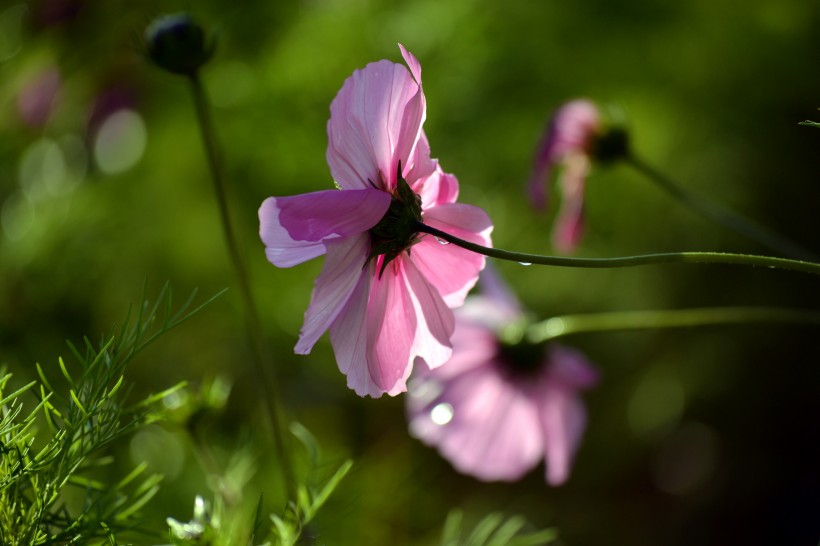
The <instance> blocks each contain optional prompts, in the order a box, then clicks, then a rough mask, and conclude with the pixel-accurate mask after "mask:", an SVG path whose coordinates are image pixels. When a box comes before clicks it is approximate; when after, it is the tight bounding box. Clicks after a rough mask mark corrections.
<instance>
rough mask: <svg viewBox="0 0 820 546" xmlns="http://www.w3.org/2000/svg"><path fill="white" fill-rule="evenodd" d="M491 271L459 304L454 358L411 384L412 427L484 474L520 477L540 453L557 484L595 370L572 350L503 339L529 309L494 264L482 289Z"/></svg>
mask: <svg viewBox="0 0 820 546" xmlns="http://www.w3.org/2000/svg"><path fill="white" fill-rule="evenodd" d="M487 277H490V278H491V281H490V284H491V286H492V288H491V290H489V291H487V290H484V293H483V295H481V296H475V297H471V298H469V299H468V300H467V303H466V304H465V305H464V307H462V308H461V309H459V310H457V311H456V328H455V334H454V335H453V357H452V358H451V359H450V360H449V361H448V362H447V363H446V364H444V365H443V366H441V367H439V368H436V369H435V370H422V369H419V370H417V371H416V374H415V375H414V377H413V378H412V379H411V380H410V382H409V390H408V395H407V399H406V400H407V415H408V421H409V427H410V433H411V434H412V435H413V436H415V437H417V438H419V439H420V440H421V441H422V442H424V443H425V444H427V445H430V446H434V447H436V448H437V449H438V451H439V453H441V455H442V456H443V457H444V458H445V459H447V460H448V461H450V463H452V465H453V466H454V467H455V468H456V470H458V471H459V472H461V473H464V474H469V475H471V476H475V477H476V478H478V479H481V480H485V481H495V480H503V481H513V480H517V479H519V478H521V477H522V476H523V475H524V474H526V473H527V472H528V471H530V470H531V469H532V468H533V467H535V466H536V465H537V464H538V462H539V461H540V460H541V459H542V458H543V459H545V461H546V480H547V483H549V484H550V485H560V484H562V483H564V482H565V481H566V480H567V478H568V477H569V472H570V467H571V465H572V459H573V457H574V455H575V452H576V450H577V449H578V446H579V443H580V441H581V436H582V434H583V431H584V427H585V425H586V411H585V409H584V406H583V404H582V402H581V399H580V396H579V393H580V392H581V391H583V390H586V389H589V388H590V387H592V386H594V385H595V383H596V382H597V380H598V374H597V371H596V370H595V368H593V366H592V365H591V364H590V363H589V362H588V361H587V360H586V358H585V357H584V356H583V355H582V354H581V353H579V352H578V351H576V350H574V349H570V348H569V347H564V346H562V345H558V344H554V343H552V344H549V345H548V346H546V347H545V346H543V345H531V344H526V343H522V344H518V345H513V346H507V345H505V344H504V343H502V341H500V339H499V332H501V331H502V330H503V329H504V328H508V327H511V326H512V327H515V326H516V324H517V325H518V326H521V325H522V323H523V314H522V312H521V310H520V308H519V306H518V302H517V301H516V300H515V298H514V297H513V296H512V295H511V294H510V293H509V292H508V290H507V289H506V287H504V286H503V285H502V284H501V283H500V281H497V280H494V279H492V277H491V276H490V275H487V271H485V273H483V274H482V287H484V286H485V281H487Z"/></svg>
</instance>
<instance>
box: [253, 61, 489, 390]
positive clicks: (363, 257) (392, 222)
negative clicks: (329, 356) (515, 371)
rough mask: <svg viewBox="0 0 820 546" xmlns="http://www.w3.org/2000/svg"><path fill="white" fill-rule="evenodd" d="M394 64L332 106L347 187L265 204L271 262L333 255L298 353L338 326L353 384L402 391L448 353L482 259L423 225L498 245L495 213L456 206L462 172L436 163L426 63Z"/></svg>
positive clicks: (338, 168) (342, 183) (356, 76)
mask: <svg viewBox="0 0 820 546" xmlns="http://www.w3.org/2000/svg"><path fill="white" fill-rule="evenodd" d="M399 47H400V48H401V52H402V55H403V57H404V60H405V61H406V62H407V65H408V66H409V67H410V70H409V71H408V70H407V68H405V67H404V66H403V65H400V64H395V63H392V62H389V61H386V60H382V61H379V62H376V63H371V64H369V65H367V66H366V67H365V68H363V69H361V70H356V71H355V72H354V73H353V75H352V76H351V77H349V78H348V79H347V80H346V81H345V83H344V85H343V86H342V89H341V90H340V91H339V93H338V94H337V95H336V98H335V99H333V102H332V104H331V105H330V112H331V115H330V121H329V122H328V127H327V130H328V137H329V142H328V149H327V161H328V163H329V164H330V171H331V174H332V175H333V179H334V180H335V181H336V185H337V186H338V188H339V189H336V190H327V191H319V192H314V193H308V194H302V195H296V196H292V197H270V198H268V199H266V200H265V202H264V203H262V206H261V208H260V209H259V221H260V236H261V238H262V241H263V242H264V243H265V247H266V254H267V257H268V260H270V261H271V262H272V263H273V264H274V265H277V266H279V267H291V266H294V265H296V264H299V263H302V262H304V261H307V260H310V259H312V258H316V257H317V256H321V255H322V254H326V257H325V263H324V267H323V269H322V272H321V274H320V275H319V277H318V278H317V279H316V281H315V286H314V289H313V294H312V296H311V301H310V306H309V307H308V309H307V312H306V313H305V322H304V324H303V326H302V330H301V333H300V336H299V341H298V342H297V344H296V347H295V351H296V352H297V353H299V354H307V353H309V352H310V350H311V348H312V347H313V345H314V344H315V343H316V341H318V339H319V338H320V337H321V336H322V334H323V333H324V332H325V330H328V329H329V330H330V341H331V343H332V345H333V350H334V352H335V355H336V361H337V363H338V365H339V369H340V370H341V371H342V373H344V374H345V375H346V376H347V384H348V386H349V387H350V388H352V389H353V390H355V391H356V393H358V394H359V395H360V396H365V395H370V396H374V397H378V396H381V394H382V393H385V392H386V393H388V394H390V395H395V394H398V393H399V392H403V391H405V390H406V384H405V383H406V380H407V377H408V376H409V374H410V371H411V369H412V367H413V364H414V361H416V360H417V359H418V360H421V361H423V362H425V363H426V364H427V366H429V367H431V368H435V367H436V366H438V365H440V364H442V363H444V362H445V361H447V359H448V358H450V354H451V353H452V345H451V342H450V337H451V336H452V333H453V327H454V318H453V312H452V310H451V307H455V306H458V305H461V304H462V303H463V302H464V298H465V297H466V295H467V292H468V291H469V290H470V288H472V286H473V285H474V284H475V282H476V280H477V278H478V273H479V271H480V270H481V269H482V268H483V267H484V260H485V259H484V257H483V256H481V255H479V254H475V253H472V252H469V251H466V250H464V249H462V248H459V247H457V246H455V245H444V244H441V243H439V242H438V241H437V240H436V239H435V238H434V237H431V236H427V235H424V234H420V233H417V231H416V227H415V226H416V222H418V221H423V222H424V223H426V224H428V225H430V226H434V227H436V228H438V229H441V230H444V231H446V232H448V233H452V234H453V235H456V236H457V237H462V238H464V239H467V240H469V241H473V242H476V243H478V244H482V245H488V244H490V232H491V231H492V223H491V221H490V219H489V218H488V216H487V215H486V213H485V212H484V211H483V210H481V209H479V208H477V207H473V206H470V205H464V204H458V203H456V202H455V200H456V197H457V195H458V181H457V180H456V177H455V176H453V175H451V174H447V173H445V172H443V171H442V170H441V168H440V167H439V164H438V162H437V161H436V160H434V159H431V158H430V147H429V144H428V142H427V137H426V136H425V134H424V132H423V130H422V124H423V123H424V119H425V115H426V104H425V98H424V93H423V90H422V87H421V66H420V65H419V62H418V60H416V58H415V57H414V56H413V55H411V54H410V53H408V52H407V50H405V49H404V47H403V46H399Z"/></svg>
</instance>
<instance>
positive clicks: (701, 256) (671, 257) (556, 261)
mask: <svg viewBox="0 0 820 546" xmlns="http://www.w3.org/2000/svg"><path fill="white" fill-rule="evenodd" d="M416 228H417V230H418V231H419V232H421V233H427V234H430V235H433V236H434V237H436V238H438V239H439V240H442V241H446V242H448V243H452V244H454V245H457V246H460V247H461V248H464V249H466V250H470V251H472V252H477V253H478V254H483V255H484V256H489V257H490V258H497V259H499V260H508V261H511V262H518V263H520V264H525V265H530V264H538V265H551V266H555V267H581V268H596V269H601V268H613V267H636V266H642V265H653V264H667V263H710V264H733V265H750V266H758V267H768V268H772V269H784V270H787V271H800V272H803V273H813V274H815V275H817V274H820V263H814V262H806V261H802V260H791V259H787V258H774V257H770V256H756V255H752V254H730V253H726V252H667V253H662V254H643V255H639V256H623V257H618V258H569V257H565V256H543V255H540V254H527V253H524V252H511V251H509V250H501V249H499V248H488V247H485V246H481V245H478V244H476V243H471V242H470V241H465V240H464V239H460V238H458V237H456V236H454V235H450V234H449V233H446V232H444V231H441V230H440V229H436V228H434V227H432V226H428V225H427V224H423V223H419V224H417V226H416Z"/></svg>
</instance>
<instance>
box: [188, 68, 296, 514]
mask: <svg viewBox="0 0 820 546" xmlns="http://www.w3.org/2000/svg"><path fill="white" fill-rule="evenodd" d="M189 80H190V83H191V92H192V94H193V99H194V107H195V108H196V115H197V120H198V121H199V128H200V132H201V135H202V143H203V145H204V147H205V153H206V155H207V158H208V167H209V170H210V172H211V179H212V181H213V185H214V192H215V193H216V201H217V204H218V206H219V216H220V219H221V221H222V230H223V234H224V236H225V244H226V245H227V247H228V253H229V254H230V258H231V263H232V264H233V268H234V273H235V274H236V278H237V280H238V281H239V292H240V295H241V298H242V303H243V305H244V308H245V320H246V322H247V326H248V336H249V338H250V347H251V355H252V357H253V364H254V366H253V370H254V374H255V376H256V381H254V383H255V384H256V386H257V389H258V394H259V399H260V400H264V401H266V404H267V408H268V417H269V421H270V426H271V429H272V430H271V431H272V433H273V437H274V444H275V449H276V454H277V457H278V459H279V461H280V467H281V469H282V474H283V477H284V480H285V487H286V490H287V494H288V498H289V499H291V500H294V499H296V486H295V482H294V475H293V466H292V463H291V460H290V450H289V449H288V447H287V446H288V445H289V442H288V441H287V440H288V437H287V436H286V434H285V431H284V428H283V425H282V420H281V410H280V408H279V400H280V398H279V395H278V392H277V390H278V389H277V383H276V379H275V377H274V376H273V370H274V365H273V362H266V360H270V358H269V357H268V355H269V352H268V351H265V350H264V341H263V339H264V336H263V334H262V328H261V322H260V320H259V313H258V311H257V309H256V304H255V303H254V299H253V294H252V292H251V285H250V280H249V276H248V271H247V268H246V267H245V261H244V259H243V256H242V253H241V252H240V251H239V245H238V244H237V242H236V237H235V236H234V232H233V224H232V222H231V216H230V211H229V209H228V197H227V191H226V189H225V182H224V180H223V178H222V168H221V165H220V161H219V154H218V148H217V141H216V133H215V131H214V128H213V122H212V121H211V116H210V110H209V108H208V100H207V97H206V95H205V89H204V87H203V86H202V82H201V81H200V79H199V76H198V75H197V74H194V75H192V76H191V77H190V78H189Z"/></svg>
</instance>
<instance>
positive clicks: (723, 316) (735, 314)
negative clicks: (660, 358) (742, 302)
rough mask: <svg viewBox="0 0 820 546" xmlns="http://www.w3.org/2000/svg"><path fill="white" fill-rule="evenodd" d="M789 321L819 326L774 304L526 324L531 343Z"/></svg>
mask: <svg viewBox="0 0 820 546" xmlns="http://www.w3.org/2000/svg"><path fill="white" fill-rule="evenodd" d="M755 323H758V324H759V323H790V324H809V325H813V326H820V313H818V312H816V311H804V310H802V309H784V308H776V307H704V308H695V309H673V310H664V311H616V312H611V313H583V314H577V315H564V316H558V317H552V318H549V319H547V320H544V321H541V322H537V323H535V324H531V325H530V326H528V327H527V330H526V337H527V340H528V341H530V342H532V343H540V342H544V341H549V340H551V339H555V338H557V337H562V336H567V335H571V334H580V333H586V332H606V331H624V330H647V329H658V328H691V327H694V326H711V325H719V324H755Z"/></svg>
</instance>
